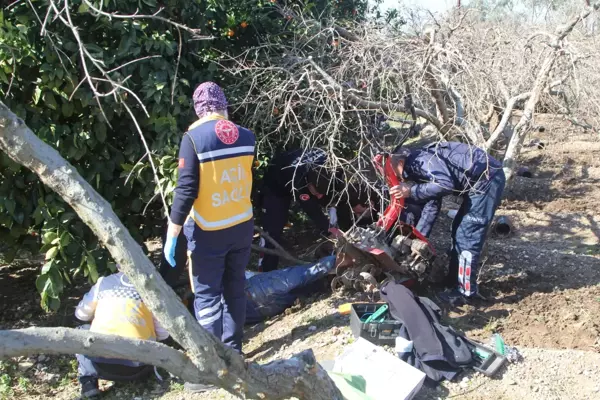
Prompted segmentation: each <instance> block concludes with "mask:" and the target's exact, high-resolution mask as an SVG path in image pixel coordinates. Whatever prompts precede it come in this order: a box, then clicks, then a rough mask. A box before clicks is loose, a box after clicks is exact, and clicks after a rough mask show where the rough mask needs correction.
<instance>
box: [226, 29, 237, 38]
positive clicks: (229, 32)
mask: <svg viewBox="0 0 600 400" xmlns="http://www.w3.org/2000/svg"><path fill="white" fill-rule="evenodd" d="M234 35H235V32H234V31H233V29H230V30H228V31H227V36H229V37H233V36H234Z"/></svg>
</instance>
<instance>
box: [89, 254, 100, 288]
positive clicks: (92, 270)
mask: <svg viewBox="0 0 600 400" xmlns="http://www.w3.org/2000/svg"><path fill="white" fill-rule="evenodd" d="M87 267H88V272H89V277H90V279H91V280H92V282H93V283H96V281H97V280H98V267H97V266H96V260H95V259H94V256H92V255H91V254H88V256H87Z"/></svg>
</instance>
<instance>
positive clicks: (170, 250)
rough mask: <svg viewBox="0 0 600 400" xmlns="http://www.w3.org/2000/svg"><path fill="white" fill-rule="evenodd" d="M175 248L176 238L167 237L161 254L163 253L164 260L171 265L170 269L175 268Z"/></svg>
mask: <svg viewBox="0 0 600 400" xmlns="http://www.w3.org/2000/svg"><path fill="white" fill-rule="evenodd" d="M176 247H177V237H176V236H168V235H167V241H166V243H165V248H164V249H163V253H165V258H166V259H167V261H168V262H169V264H171V268H175V248H176Z"/></svg>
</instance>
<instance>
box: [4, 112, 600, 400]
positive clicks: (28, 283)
mask: <svg viewBox="0 0 600 400" xmlns="http://www.w3.org/2000/svg"><path fill="white" fill-rule="evenodd" d="M538 122H539V121H538ZM543 123H544V124H545V125H546V126H547V129H546V132H545V133H543V134H538V135H537V137H538V138H540V139H541V140H543V141H544V142H545V144H546V146H545V148H544V149H538V148H537V147H529V148H526V149H524V153H523V156H522V164H523V165H526V166H528V167H529V168H530V170H531V171H532V172H533V174H534V177H533V178H530V179H528V178H517V180H516V182H515V184H514V186H513V187H512V189H511V190H510V191H508V192H507V194H506V200H505V201H504V202H503V204H502V206H501V208H500V210H499V212H498V214H499V215H507V216H509V217H510V219H511V221H512V222H513V224H514V234H513V235H512V236H511V237H509V238H499V237H494V236H492V237H490V239H489V241H488V250H487V258H486V261H485V266H484V269H483V274H482V276H481V280H482V288H483V290H484V294H485V295H487V296H489V302H487V303H482V304H479V305H477V306H476V307H473V306H467V307H463V308H460V309H452V310H447V311H448V313H447V321H448V323H450V324H452V325H454V326H455V327H456V328H458V329H461V330H463V331H464V332H466V333H467V334H468V335H470V336H472V337H474V338H478V339H481V340H484V341H485V340H487V339H488V338H489V337H490V335H491V334H492V333H494V332H498V333H500V334H501V335H502V336H503V337H504V339H505V341H506V342H507V343H508V344H510V345H513V346H517V347H518V348H519V349H521V351H522V353H523V355H524V361H523V362H521V363H518V364H511V365H509V366H508V368H506V369H505V371H503V373H502V374H501V375H500V376H498V377H497V378H495V379H489V378H485V377H483V376H480V375H478V374H466V375H465V376H464V377H461V378H460V379H459V380H458V382H454V383H445V384H444V385H442V386H440V387H439V388H437V389H428V388H426V389H423V390H422V391H421V393H420V394H419V396H418V398H419V399H438V398H440V399H447V398H462V399H473V400H475V399H534V400H537V399H539V400H545V399H595V398H597V399H600V378H599V376H600V354H599V350H600V284H599V283H600V259H599V255H600V226H599V224H600V212H599V211H598V200H597V199H598V198H599V197H600V186H599V185H598V183H599V182H600V139H599V138H598V137H597V136H594V135H593V134H584V133H577V132H573V131H572V130H570V129H565V130H561V129H558V128H554V126H555V125H554V124H553V123H552V122H551V121H545V122H543ZM446 205H448V204H446ZM450 222H451V220H450V218H448V217H446V216H445V215H444V216H442V217H441V218H440V220H439V221H438V223H437V226H436V230H435V234H434V237H433V241H434V244H435V245H436V247H437V248H438V249H444V248H445V247H446V246H447V245H448V232H449V230H450ZM36 268H39V265H34V266H33V267H32V266H31V265H26V266H23V265H18V264H15V265H11V266H3V267H0V315H1V318H0V328H3V329H6V328H11V327H25V326H30V325H31V324H32V323H35V324H36V325H56V324H60V325H71V324H72V319H71V314H72V311H73V305H74V304H75V302H76V299H77V298H78V296H80V295H81V293H82V292H83V291H84V290H85V288H84V287H78V288H74V289H73V290H72V291H71V293H70V296H71V297H70V299H68V300H67V301H66V302H65V305H64V306H63V308H62V309H61V311H59V312H58V313H56V314H52V315H45V314H44V313H43V312H41V311H40V310H39V308H38V296H37V294H36V292H35V287H34V285H33V282H34V279H35V273H36ZM352 299H353V297H352V295H343V294H335V295H331V294H324V295H320V296H315V297H313V298H310V299H303V300H302V301H300V302H298V304H297V305H295V306H294V307H292V308H291V309H289V310H288V311H287V312H286V313H285V314H284V315H281V316H279V317H277V318H274V319H272V320H270V321H267V322H266V323H264V324H259V325H256V326H252V327H248V328H247V331H246V337H247V340H246V343H245V347H244V352H245V353H246V355H247V357H249V358H251V359H253V360H255V361H258V362H266V361H270V360H273V359H276V358H280V357H288V356H290V355H292V354H294V353H296V352H298V351H301V350H303V349H306V348H312V349H313V350H314V351H315V353H316V355H317V358H318V359H320V360H326V359H332V358H334V357H335V356H336V355H337V354H339V353H340V352H341V350H342V349H343V347H344V346H345V345H347V344H348V343H350V342H351V341H352V340H353V339H352V337H351V334H350V330H349V321H348V318H347V317H343V316H339V315H337V313H336V307H337V305H338V304H340V303H343V302H347V301H351V300H352ZM73 366H74V364H73V362H72V358H71V357H54V356H53V357H46V356H43V355H42V356H40V357H36V358H30V359H25V358H23V359H20V360H13V361H11V362H8V363H6V362H5V363H4V364H3V365H2V368H3V371H0V376H1V375H2V374H6V375H7V376H10V377H11V380H10V382H8V381H6V382H5V383H8V385H5V386H4V387H5V389H6V388H7V387H8V386H11V388H12V389H11V390H12V394H9V392H6V395H7V397H14V398H22V399H41V398H46V397H55V398H58V399H71V398H75V397H76V395H77V391H78V388H77V385H76V380H75V379H74V377H75V374H74V369H73ZM19 377H25V378H27V379H29V383H27V381H26V380H24V379H21V385H19ZM3 379H5V380H6V378H3ZM2 384H3V381H2V380H0V391H1V390H2V388H3V386H2ZM106 388H107V389H108V387H107V386H106ZM1 397H2V394H1V393H0V398H1ZM105 398H107V399H136V398H137V399H142V398H143V399H146V398H153V399H169V400H174V399H231V398H232V397H231V396H230V395H229V394H227V393H226V392H224V391H214V392H211V393H207V394H203V395H193V396H192V395H187V394H185V393H184V392H183V391H182V386H181V384H180V383H179V382H177V381H175V380H169V379H167V380H165V382H164V383H162V384H161V383H159V382H158V381H151V382H150V383H146V384H139V385H116V386H114V387H111V388H110V389H109V390H107V392H106V395H105Z"/></svg>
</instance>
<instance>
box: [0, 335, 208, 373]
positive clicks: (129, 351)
mask: <svg viewBox="0 0 600 400" xmlns="http://www.w3.org/2000/svg"><path fill="white" fill-rule="evenodd" d="M40 353H43V354H75V353H77V354H83V355H86V356H90V357H106V358H120V359H125V360H131V361H138V362H141V363H144V364H148V365H154V366H157V367H161V368H164V369H166V370H167V371H169V372H170V373H171V374H173V375H175V376H178V377H180V378H181V379H185V380H186V381H188V382H195V381H197V380H198V370H197V369H196V367H195V366H194V364H193V363H192V361H191V360H190V359H189V358H188V357H187V356H186V355H185V354H184V353H183V352H181V351H179V350H175V349H174V348H172V347H169V346H167V345H164V344H162V343H158V342H154V341H151V340H139V339H130V338H126V337H123V336H115V335H104V334H100V333H95V332H90V331H87V330H82V329H71V328H62V327H59V328H28V329H15V330H6V331H0V359H5V358H8V357H17V356H30V355H33V354H40Z"/></svg>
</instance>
